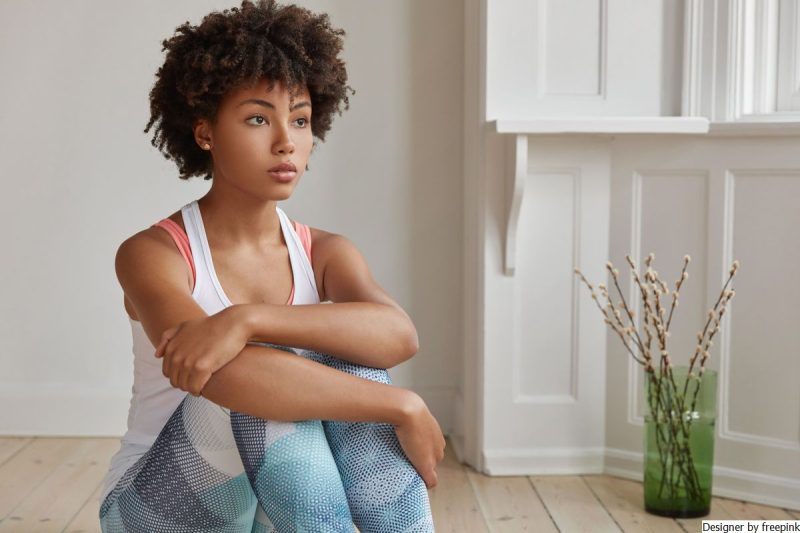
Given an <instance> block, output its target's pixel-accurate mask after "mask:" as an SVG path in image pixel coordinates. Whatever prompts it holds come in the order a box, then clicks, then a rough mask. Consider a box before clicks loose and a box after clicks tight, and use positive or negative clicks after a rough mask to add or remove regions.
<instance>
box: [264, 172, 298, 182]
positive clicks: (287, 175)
mask: <svg viewBox="0 0 800 533" xmlns="http://www.w3.org/2000/svg"><path fill="white" fill-rule="evenodd" d="M269 175H270V176H272V177H273V178H274V179H275V180H277V181H280V182H283V183H288V182H290V181H292V180H293V179H294V177H295V175H297V172H295V171H292V170H277V171H276V170H270V171H269Z"/></svg>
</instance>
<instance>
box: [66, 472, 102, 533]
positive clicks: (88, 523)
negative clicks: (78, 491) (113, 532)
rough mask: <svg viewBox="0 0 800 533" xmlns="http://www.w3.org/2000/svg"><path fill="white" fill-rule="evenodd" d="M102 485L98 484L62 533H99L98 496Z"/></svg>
mask: <svg viewBox="0 0 800 533" xmlns="http://www.w3.org/2000/svg"><path fill="white" fill-rule="evenodd" d="M102 492H103V483H102V482H101V483H99V484H98V485H97V488H96V489H95V490H94V492H93V493H92V495H91V496H90V497H89V499H88V500H87V501H86V503H84V504H83V507H81V509H80V511H78V514H76V515H75V517H74V518H73V519H72V520H71V521H70V522H69V524H67V527H66V528H64V533H100V519H99V518H98V516H99V515H100V495H101V494H102Z"/></svg>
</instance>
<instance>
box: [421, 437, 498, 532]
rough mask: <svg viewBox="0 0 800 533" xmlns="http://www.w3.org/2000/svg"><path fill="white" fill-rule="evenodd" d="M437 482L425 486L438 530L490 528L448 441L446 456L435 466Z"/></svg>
mask: <svg viewBox="0 0 800 533" xmlns="http://www.w3.org/2000/svg"><path fill="white" fill-rule="evenodd" d="M436 472H437V473H438V475H439V483H438V484H437V485H436V486H435V487H434V488H432V489H429V490H428V495H429V496H430V501H431V511H432V512H433V522H434V527H435V528H436V531H437V532H438V533H445V532H448V531H449V532H453V533H471V532H475V533H484V532H486V531H489V528H488V525H487V524H486V520H485V519H484V518H483V514H482V513H481V511H480V507H479V505H478V501H477V498H476V496H475V493H474V492H473V491H472V487H471V486H470V484H469V480H468V479H467V474H466V472H465V471H464V467H463V466H462V465H461V463H459V462H458V459H457V458H456V456H455V453H454V452H453V447H452V445H450V443H449V442H448V443H447V447H446V448H445V456H444V459H443V460H442V462H441V463H439V466H438V467H437V468H436Z"/></svg>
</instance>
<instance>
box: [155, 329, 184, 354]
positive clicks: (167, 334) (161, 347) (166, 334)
mask: <svg viewBox="0 0 800 533" xmlns="http://www.w3.org/2000/svg"><path fill="white" fill-rule="evenodd" d="M182 325H183V322H181V323H180V324H178V325H177V326H175V327H173V328H169V329H168V330H166V331H164V333H162V334H161V342H159V343H158V348H156V352H155V356H156V357H161V356H162V355H164V352H163V350H164V349H165V348H166V346H167V343H168V342H169V341H170V339H172V337H174V336H175V334H176V333H178V330H179V329H180V328H181V326H182Z"/></svg>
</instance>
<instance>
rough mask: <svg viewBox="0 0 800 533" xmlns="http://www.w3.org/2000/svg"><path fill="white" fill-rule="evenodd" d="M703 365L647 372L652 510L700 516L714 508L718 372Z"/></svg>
mask: <svg viewBox="0 0 800 533" xmlns="http://www.w3.org/2000/svg"><path fill="white" fill-rule="evenodd" d="M698 371H699V365H696V366H695V367H694V369H693V370H692V374H693V376H692V377H690V378H689V380H688V382H687V381H686V376H687V374H688V372H689V367H688V366H673V367H671V370H670V371H667V372H664V375H663V376H662V375H661V372H660V371H659V370H656V371H655V373H653V374H650V373H645V394H646V400H647V407H648V412H647V414H645V417H644V421H645V439H644V441H645V442H644V449H645V461H644V462H645V465H644V507H645V510H646V511H647V512H648V513H652V514H656V515H660V516H668V517H674V518H697V517H701V516H706V515H707V514H708V513H709V511H710V510H711V482H712V470H713V466H714V436H715V423H716V411H717V409H716V403H717V372H716V371H714V370H709V369H706V370H705V372H704V373H703V375H702V377H698V375H697V374H698Z"/></svg>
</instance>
